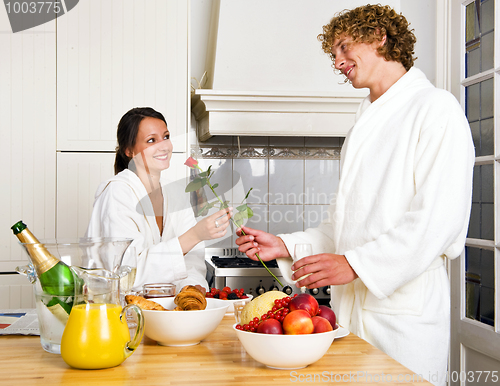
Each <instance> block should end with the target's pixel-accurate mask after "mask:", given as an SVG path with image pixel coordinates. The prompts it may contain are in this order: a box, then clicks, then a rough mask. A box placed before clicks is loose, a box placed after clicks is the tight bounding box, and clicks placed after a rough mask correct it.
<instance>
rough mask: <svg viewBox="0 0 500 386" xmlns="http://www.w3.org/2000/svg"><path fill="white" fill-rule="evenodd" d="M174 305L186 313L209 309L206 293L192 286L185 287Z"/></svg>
mask: <svg viewBox="0 0 500 386" xmlns="http://www.w3.org/2000/svg"><path fill="white" fill-rule="evenodd" d="M174 303H175V304H176V305H177V306H178V308H181V309H183V310H185V311H190V310H204V309H205V308H206V307H207V299H206V298H205V293H203V292H202V291H200V290H199V289H198V288H196V287H195V286H192V285H187V286H185V287H183V288H182V289H181V291H180V292H179V293H178V294H177V296H176V297H175V299H174Z"/></svg>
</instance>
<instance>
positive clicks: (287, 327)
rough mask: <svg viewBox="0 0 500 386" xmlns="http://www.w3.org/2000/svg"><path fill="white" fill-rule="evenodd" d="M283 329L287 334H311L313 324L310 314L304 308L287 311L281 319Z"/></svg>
mask: <svg viewBox="0 0 500 386" xmlns="http://www.w3.org/2000/svg"><path fill="white" fill-rule="evenodd" d="M283 331H285V334H288V335H299V334H312V333H313V331H314V325H313V322H312V319H311V315H309V312H307V311H305V310H295V311H291V312H289V313H288V314H287V315H286V316H285V319H283Z"/></svg>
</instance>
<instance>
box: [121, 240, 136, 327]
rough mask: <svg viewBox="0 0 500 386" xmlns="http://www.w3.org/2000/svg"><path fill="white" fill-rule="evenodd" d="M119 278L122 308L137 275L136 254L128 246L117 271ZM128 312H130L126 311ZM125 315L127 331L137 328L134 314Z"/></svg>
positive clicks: (131, 247)
mask: <svg viewBox="0 0 500 386" xmlns="http://www.w3.org/2000/svg"><path fill="white" fill-rule="evenodd" d="M119 272H120V273H119V276H120V298H121V301H122V304H123V306H126V305H127V302H126V300H125V296H127V295H129V294H131V293H132V288H133V287H134V282H135V276H136V274H137V252H136V250H135V247H133V246H129V247H128V248H127V250H126V251H125V254H124V256H123V262H122V266H121V267H120V269H119ZM128 311H130V310H128ZM128 311H127V313H126V317H127V324H128V327H129V329H133V328H135V327H136V326H137V320H136V315H135V313H132V312H128Z"/></svg>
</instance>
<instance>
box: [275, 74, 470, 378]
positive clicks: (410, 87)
mask: <svg viewBox="0 0 500 386" xmlns="http://www.w3.org/2000/svg"><path fill="white" fill-rule="evenodd" d="M473 165H474V148H473V143H472V138H471V133H470V129H469V125H468V122H467V120H466V118H465V116H464V113H463V111H462V109H461V107H460V105H459V104H458V102H457V100H456V99H455V98H454V97H453V96H452V95H451V94H450V93H448V92H446V91H444V90H440V89H437V88H435V87H434V86H433V85H432V84H431V83H430V82H429V81H428V80H427V79H426V77H425V75H424V74H423V73H422V72H421V71H420V70H418V69H416V68H412V69H411V70H410V71H408V72H407V73H406V74H405V75H404V76H403V77H402V78H401V79H400V80H398V82H396V83H395V84H394V85H393V86H392V87H391V88H390V89H389V90H388V91H387V92H386V93H384V94H383V95H382V96H381V97H380V98H379V99H377V100H376V101H375V102H374V103H370V101H369V99H368V98H367V99H366V100H365V101H364V102H363V103H362V104H361V106H360V109H359V111H358V114H357V119H356V123H355V125H354V126H353V128H352V129H351V130H350V131H349V133H348V134H347V137H346V140H345V142H344V146H343V148H342V153H341V176H340V181H339V188H338V193H337V196H336V199H335V200H334V201H335V202H332V205H331V206H330V211H329V219H328V220H327V221H325V222H324V223H322V224H321V225H320V226H319V227H318V228H314V229H307V230H306V231H305V232H297V233H294V234H291V235H279V236H280V237H281V238H282V239H283V240H284V242H285V244H286V246H287V248H288V250H289V251H290V252H292V253H293V250H294V245H295V243H300V242H310V243H312V244H313V253H314V254H318V253H323V252H326V253H336V254H341V255H345V256H346V258H347V260H348V261H349V264H350V265H351V267H352V268H353V269H354V271H355V272H356V273H357V274H358V276H359V278H358V279H356V280H355V281H354V282H352V283H349V284H347V285H344V286H333V287H332V296H331V298H332V307H333V309H334V310H335V311H336V313H337V316H338V320H339V323H340V324H342V325H343V326H345V327H347V328H349V330H351V331H352V332H354V333H355V334H357V335H359V336H360V337H361V338H363V339H365V340H367V341H368V342H370V343H372V344H374V345H375V346H377V347H378V348H380V349H381V350H383V351H385V352H386V353H387V354H389V355H390V356H392V357H393V358H395V359H396V360H398V361H399V362H401V363H402V364H403V365H405V366H407V367H408V368H409V369H411V370H412V371H414V372H416V373H417V374H421V375H422V376H423V377H425V378H426V379H430V380H431V381H432V382H434V383H436V384H443V381H444V376H445V371H446V367H447V355H448V343H449V334H450V327H449V325H450V301H449V298H450V293H449V284H448V278H447V274H446V270H445V267H444V264H443V263H444V258H445V257H447V258H450V259H453V258H456V257H457V256H459V255H460V253H461V252H462V250H463V247H464V243H465V236H466V233H467V227H468V221H469V212H470V205H471V195H472V169H473ZM287 260H288V261H284V259H278V263H279V265H280V268H281V267H283V269H286V268H285V267H286V266H288V267H289V266H290V262H289V260H290V259H287ZM437 372H439V374H438V373H437ZM437 378H439V379H437Z"/></svg>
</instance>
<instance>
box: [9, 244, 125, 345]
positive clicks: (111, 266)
mask: <svg viewBox="0 0 500 386" xmlns="http://www.w3.org/2000/svg"><path fill="white" fill-rule="evenodd" d="M39 241H40V244H41V245H42V246H43V247H44V248H45V249H47V251H49V252H50V253H51V254H52V255H53V256H54V257H56V258H57V259H59V260H61V261H63V262H64V263H65V264H67V265H69V266H78V267H82V268H105V269H107V270H108V271H112V272H114V273H116V274H118V275H119V276H120V277H123V276H124V275H127V273H128V272H129V271H130V269H129V268H128V267H127V266H124V265H123V264H122V262H123V260H124V256H125V255H126V253H127V251H128V247H129V245H130V244H131V243H132V239H127V238H111V237H109V238H108V237H106V238H104V237H94V238H80V239H57V240H54V239H50V240H49V239H45V240H39ZM20 245H21V246H22V247H23V249H24V250H25V251H26V254H27V255H28V258H29V249H30V247H32V246H33V244H26V243H20ZM16 271H17V272H18V273H20V274H22V275H25V276H26V277H27V278H28V280H29V281H30V282H31V283H32V284H33V292H34V297H35V305H36V310H37V316H38V325H39V329H40V343H41V345H42V348H43V349H44V350H45V351H47V352H50V353H54V354H60V353H61V337H62V334H63V331H64V327H65V325H66V322H67V320H68V316H69V315H68V314H69V310H68V311H67V313H63V312H60V311H61V310H60V308H59V307H51V303H53V301H54V299H55V298H56V299H57V300H58V302H60V303H66V304H68V305H69V308H71V305H72V304H73V295H71V296H57V297H55V296H54V295H51V294H47V293H45V292H44V291H43V289H42V287H41V286H40V283H39V282H38V280H37V275H36V272H35V269H34V268H33V266H32V265H31V263H29V265H25V266H20V267H17V268H16Z"/></svg>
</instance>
